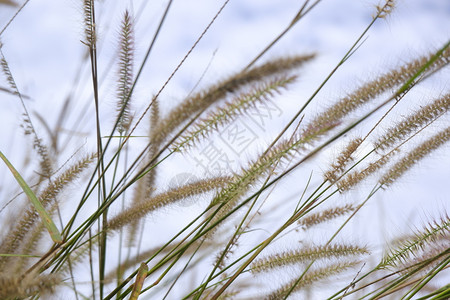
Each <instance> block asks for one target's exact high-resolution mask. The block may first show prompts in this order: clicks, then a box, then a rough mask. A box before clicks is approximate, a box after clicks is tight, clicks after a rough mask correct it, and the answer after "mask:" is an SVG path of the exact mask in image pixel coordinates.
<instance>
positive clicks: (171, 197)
mask: <svg viewBox="0 0 450 300" xmlns="http://www.w3.org/2000/svg"><path fill="white" fill-rule="evenodd" d="M230 179H231V178H230V177H228V176H223V177H215V178H208V179H202V180H198V181H196V182H192V183H189V184H186V185H184V186H181V187H178V188H174V189H170V190H168V191H167V192H165V193H162V194H159V195H156V196H154V197H151V198H150V199H148V200H144V201H142V202H140V203H136V204H134V205H133V206H132V207H129V208H128V209H126V210H125V211H123V212H121V213H119V214H118V215H116V216H115V217H113V218H111V219H110V220H109V222H108V226H107V229H108V230H117V229H119V228H121V227H123V226H125V225H127V224H129V223H130V222H133V221H135V220H137V219H140V218H142V217H144V216H145V215H146V214H148V213H149V212H151V211H154V210H156V209H158V208H161V207H163V206H166V205H169V204H172V203H175V202H177V201H179V200H182V199H185V198H188V197H191V196H194V195H199V194H203V193H206V192H208V191H211V190H214V189H217V188H221V187H223V186H224V185H225V184H227V183H228V181H229V180H230Z"/></svg>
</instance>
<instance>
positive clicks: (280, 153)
mask: <svg viewBox="0 0 450 300" xmlns="http://www.w3.org/2000/svg"><path fill="white" fill-rule="evenodd" d="M336 126H337V124H329V126H328V127H322V128H321V130H320V131H319V130H317V131H314V132H311V133H312V134H315V135H307V133H306V132H303V133H302V134H295V135H294V137H293V138H289V139H285V140H282V141H281V142H279V143H278V144H277V145H275V146H274V147H272V148H271V149H270V151H269V152H268V153H264V154H262V155H260V156H259V158H258V159H257V160H256V161H253V162H250V163H249V167H248V169H244V170H243V171H242V174H241V175H235V176H234V178H233V180H232V181H231V182H230V183H229V185H228V186H227V187H226V188H225V189H222V190H221V191H220V192H219V193H218V194H217V195H216V196H215V197H214V198H213V200H212V201H211V206H214V205H217V204H219V203H227V205H226V206H228V207H229V208H230V207H233V206H234V204H235V201H237V200H238V198H239V197H240V195H243V194H245V193H246V192H247V191H248V189H249V188H250V186H251V185H252V184H254V183H255V181H256V180H257V179H258V178H260V177H261V176H263V175H264V174H267V173H268V172H271V171H272V168H271V166H274V165H276V164H277V162H279V161H284V160H287V159H289V158H291V157H293V156H294V155H295V154H297V153H300V152H301V151H303V150H305V149H306V148H307V147H308V146H309V145H312V144H314V142H316V141H317V140H318V138H320V137H321V136H322V135H323V134H324V133H325V132H327V131H329V130H331V129H332V128H334V127H336ZM308 133H309V132H308ZM230 200H233V202H232V203H230ZM222 210H226V209H222Z"/></svg>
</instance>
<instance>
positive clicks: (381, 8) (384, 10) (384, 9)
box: [376, 0, 396, 18]
mask: <svg viewBox="0 0 450 300" xmlns="http://www.w3.org/2000/svg"><path fill="white" fill-rule="evenodd" d="M395 5H396V3H395V1H394V0H385V3H384V4H383V5H382V4H379V5H377V6H376V8H377V15H378V17H379V18H386V17H387V16H389V15H390V14H391V13H392V11H393V10H394V9H395Z"/></svg>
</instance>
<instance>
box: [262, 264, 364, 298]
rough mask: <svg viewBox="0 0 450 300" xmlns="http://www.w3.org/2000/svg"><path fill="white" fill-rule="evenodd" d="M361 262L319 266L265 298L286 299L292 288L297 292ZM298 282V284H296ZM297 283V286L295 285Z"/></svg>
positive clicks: (293, 291)
mask: <svg viewBox="0 0 450 300" xmlns="http://www.w3.org/2000/svg"><path fill="white" fill-rule="evenodd" d="M358 264H360V262H359V261H351V262H340V263H334V264H329V265H327V266H325V267H322V268H317V269H316V270H311V271H308V273H306V274H305V275H304V276H303V278H302V280H300V282H298V283H297V281H298V279H297V278H295V279H294V280H292V281H290V282H289V283H287V284H284V285H283V286H282V287H280V288H279V289H277V290H276V291H274V292H272V293H270V294H269V295H267V296H266V297H265V298H264V299H266V300H278V299H285V297H286V296H287V293H289V292H290V291H291V290H292V292H291V293H295V292H297V291H300V290H301V289H303V288H305V287H308V286H311V285H313V284H314V283H316V282H318V281H320V280H322V279H325V278H329V277H331V276H334V275H337V274H340V273H342V272H344V271H346V270H348V269H350V268H353V267H355V266H357V265H358ZM296 283H297V284H296ZM294 285H295V287H293V286H294Z"/></svg>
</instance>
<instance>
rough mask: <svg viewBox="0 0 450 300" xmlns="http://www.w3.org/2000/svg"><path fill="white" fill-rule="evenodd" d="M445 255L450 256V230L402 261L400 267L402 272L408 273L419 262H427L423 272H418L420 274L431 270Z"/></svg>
mask: <svg viewBox="0 0 450 300" xmlns="http://www.w3.org/2000/svg"><path fill="white" fill-rule="evenodd" d="M445 256H447V257H449V256H450V235H449V233H448V232H447V233H445V234H443V235H441V236H438V237H436V240H435V241H433V242H431V243H427V244H426V246H424V247H423V249H422V251H420V252H419V251H418V253H415V254H414V256H413V257H410V258H408V259H405V260H404V261H402V263H401V265H400V264H399V265H398V268H399V269H400V274H408V272H409V270H411V269H414V267H416V266H417V264H421V263H426V267H424V268H422V270H421V272H420V273H419V274H417V275H419V276H420V275H423V274H424V273H426V272H429V271H430V270H431V269H432V268H434V267H435V266H436V264H437V263H438V262H439V261H440V260H441V259H442V257H445Z"/></svg>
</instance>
